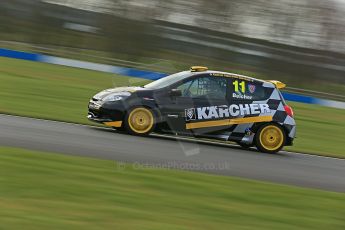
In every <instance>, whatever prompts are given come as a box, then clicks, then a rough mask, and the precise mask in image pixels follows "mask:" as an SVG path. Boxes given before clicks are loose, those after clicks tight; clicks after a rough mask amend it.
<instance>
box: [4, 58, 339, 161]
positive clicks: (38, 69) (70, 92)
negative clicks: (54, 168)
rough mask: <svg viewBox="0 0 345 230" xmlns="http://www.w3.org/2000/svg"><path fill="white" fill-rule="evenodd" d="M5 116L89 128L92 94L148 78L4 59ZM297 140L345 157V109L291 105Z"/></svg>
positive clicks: (302, 146)
mask: <svg viewBox="0 0 345 230" xmlns="http://www.w3.org/2000/svg"><path fill="white" fill-rule="evenodd" d="M0 82H1V84H0V98H1V100H0V112H1V113H9V114H16V115H23V116H31V117H37V118H45V119H52V120H61V121H68V122H76V123H83V124H90V123H89V121H88V120H87V119H86V114H87V103H88V101H89V99H90V97H91V96H93V95H94V94H95V93H97V92H98V91H100V90H103V89H105V88H111V87H117V86H125V85H140V84H144V83H145V82H147V81H146V80H143V79H138V78H129V77H124V76H118V75H112V74H107V73H101V72H96V71H89V70H83V69H76V68H68V67H62V66H56V65H50V64H43V63H34V62H28V61H22V60H14V59H8V58H1V57H0ZM291 105H292V106H293V108H294V110H295V114H296V120H297V124H298V138H297V139H296V140H295V146H293V147H289V148H287V149H288V150H291V151H300V152H307V153H315V154H320V155H327V156H336V157H342V158H345V152H344V149H345V142H344V141H343V138H344V133H343V129H344V127H345V110H340V109H332V108H326V107H321V106H316V105H306V104H300V103H291Z"/></svg>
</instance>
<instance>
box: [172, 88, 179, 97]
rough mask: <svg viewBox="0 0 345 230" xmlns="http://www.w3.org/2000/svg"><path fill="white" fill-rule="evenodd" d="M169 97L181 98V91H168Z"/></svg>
mask: <svg viewBox="0 0 345 230" xmlns="http://www.w3.org/2000/svg"><path fill="white" fill-rule="evenodd" d="M170 96H172V97H181V96H182V91H181V90H180V89H172V90H170Z"/></svg>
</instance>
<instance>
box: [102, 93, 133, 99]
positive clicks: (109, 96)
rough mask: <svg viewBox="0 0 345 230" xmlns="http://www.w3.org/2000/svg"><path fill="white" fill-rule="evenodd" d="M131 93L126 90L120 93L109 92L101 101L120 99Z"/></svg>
mask: <svg viewBox="0 0 345 230" xmlns="http://www.w3.org/2000/svg"><path fill="white" fill-rule="evenodd" d="M130 95H131V94H130V93H128V92H122V93H113V94H109V95H108V96H106V97H104V98H103V99H102V101H120V100H122V99H124V98H125V97H128V96H130Z"/></svg>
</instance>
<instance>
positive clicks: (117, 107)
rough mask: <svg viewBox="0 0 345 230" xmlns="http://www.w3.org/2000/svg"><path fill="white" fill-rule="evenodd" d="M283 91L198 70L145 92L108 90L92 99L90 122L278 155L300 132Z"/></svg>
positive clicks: (263, 83) (271, 85) (266, 83)
mask: <svg viewBox="0 0 345 230" xmlns="http://www.w3.org/2000/svg"><path fill="white" fill-rule="evenodd" d="M283 87H285V84H283V83H281V82H279V81H263V80H258V79H255V78H251V77H246V76H242V75H238V74H232V73H226V72H220V71H210V70H208V69H207V67H200V66H196V67H192V68H191V70H190V71H183V72H180V73H176V74H173V75H170V76H167V77H164V78H161V79H159V80H157V81H154V82H151V83H149V84H147V85H145V86H142V87H120V88H113V89H107V90H104V91H102V92H100V93H98V94H96V95H95V96H94V97H93V98H92V99H91V100H90V102H89V112H88V119H90V120H92V121H95V122H99V123H103V124H105V125H107V126H111V127H114V128H117V129H120V130H125V131H126V132H128V133H130V134H134V135H147V134H149V133H151V132H165V133H166V132H169V133H174V134H178V135H187V136H193V137H206V138H214V139H221V140H226V141H233V142H237V143H238V144H239V145H241V146H242V147H245V148H247V147H251V146H254V145H255V146H256V147H257V148H258V149H259V150H260V151H263V152H269V153H275V152H278V151H279V150H281V149H282V148H283V147H284V146H286V145H292V143H293V139H294V138H295V133H296V123H295V120H294V118H293V111H292V109H291V107H289V106H288V105H287V104H286V103H285V101H284V99H283V97H282V95H281V93H280V91H279V89H280V88H283Z"/></svg>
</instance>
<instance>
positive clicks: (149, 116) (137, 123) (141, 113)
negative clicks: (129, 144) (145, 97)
mask: <svg viewBox="0 0 345 230" xmlns="http://www.w3.org/2000/svg"><path fill="white" fill-rule="evenodd" d="M124 123H125V129H126V131H127V132H128V133H129V134H132V135H141V136H143V135H148V134H149V133H150V132H152V130H153V129H154V127H155V115H154V113H153V111H151V110H150V109H148V108H145V107H135V108H133V109H131V110H130V111H129V112H128V113H127V114H126V117H125V120H124Z"/></svg>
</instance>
